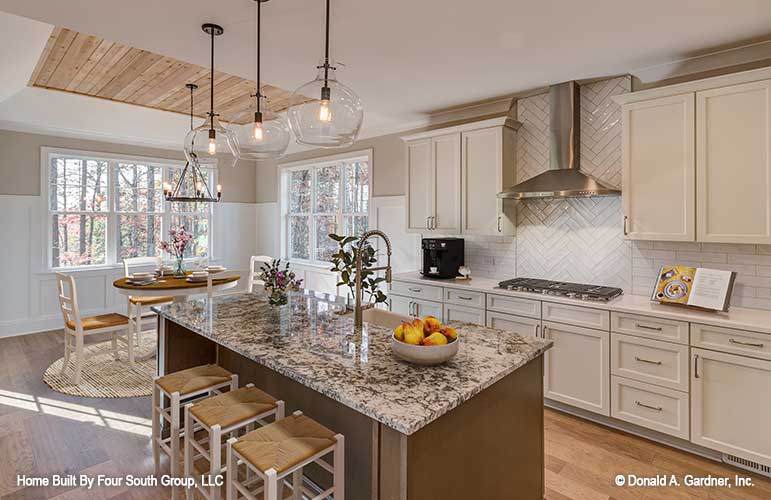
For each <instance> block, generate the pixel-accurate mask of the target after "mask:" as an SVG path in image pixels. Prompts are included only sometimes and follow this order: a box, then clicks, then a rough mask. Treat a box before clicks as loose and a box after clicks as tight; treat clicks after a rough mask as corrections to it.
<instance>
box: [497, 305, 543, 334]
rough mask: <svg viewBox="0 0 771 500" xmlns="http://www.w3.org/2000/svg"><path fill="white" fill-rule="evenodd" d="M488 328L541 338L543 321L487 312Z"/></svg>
mask: <svg viewBox="0 0 771 500" xmlns="http://www.w3.org/2000/svg"><path fill="white" fill-rule="evenodd" d="M487 327H488V328H497V329H499V330H507V331H510V332H514V333H518V334H520V335H525V336H529V337H539V336H540V331H541V320H540V319H534V318H525V317H523V316H514V315H513V314H506V313H500V312H495V311H487Z"/></svg>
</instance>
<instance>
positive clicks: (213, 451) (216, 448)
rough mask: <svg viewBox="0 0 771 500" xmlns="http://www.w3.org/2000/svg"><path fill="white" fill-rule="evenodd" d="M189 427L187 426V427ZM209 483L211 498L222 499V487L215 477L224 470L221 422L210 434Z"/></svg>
mask: <svg viewBox="0 0 771 500" xmlns="http://www.w3.org/2000/svg"><path fill="white" fill-rule="evenodd" d="M185 429H187V428H185ZM185 435H186V436H187V432H185ZM209 458H211V460H210V461H209V475H210V477H209V484H211V485H212V486H211V490H209V491H210V495H211V496H210V497H209V500H220V487H219V486H217V483H216V480H215V478H216V477H217V476H218V475H219V474H220V473H221V472H222V428H221V427H220V425H219V424H217V425H215V426H213V427H212V428H211V436H209Z"/></svg>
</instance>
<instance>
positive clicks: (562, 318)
mask: <svg viewBox="0 0 771 500" xmlns="http://www.w3.org/2000/svg"><path fill="white" fill-rule="evenodd" d="M543 320H544V321H558V322H560V323H566V324H568V325H577V326H583V327H585V328H596V329H598V330H605V331H609V330H610V313H609V312H608V311H604V310H602V309H593V308H591V307H581V306H571V305H567V304H556V303H553V302H544V303H543Z"/></svg>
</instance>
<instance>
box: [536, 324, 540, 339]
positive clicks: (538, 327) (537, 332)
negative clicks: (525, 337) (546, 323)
mask: <svg viewBox="0 0 771 500" xmlns="http://www.w3.org/2000/svg"><path fill="white" fill-rule="evenodd" d="M540 331H541V325H535V336H536V337H538V334H539V333H540Z"/></svg>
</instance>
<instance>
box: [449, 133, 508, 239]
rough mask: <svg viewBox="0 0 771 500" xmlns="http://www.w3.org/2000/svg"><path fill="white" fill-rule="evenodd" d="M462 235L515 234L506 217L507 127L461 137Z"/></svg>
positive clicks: (464, 134) (465, 134) (466, 134)
mask: <svg viewBox="0 0 771 500" xmlns="http://www.w3.org/2000/svg"><path fill="white" fill-rule="evenodd" d="M460 185H461V202H460V206H461V232H462V233H466V234H483V235H488V234H489V235H501V234H511V233H512V229H513V224H512V222H511V221H510V220H509V217H508V216H507V215H506V214H504V213H503V201H504V200H501V199H500V198H498V196H497V195H498V193H499V192H501V191H502V190H503V127H491V128H485V129H481V130H474V131H471V132H463V134H461V183H460Z"/></svg>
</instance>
